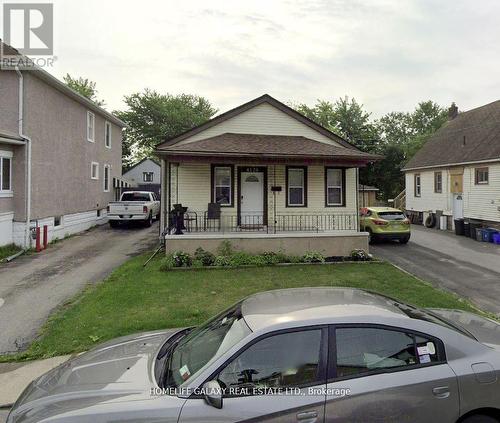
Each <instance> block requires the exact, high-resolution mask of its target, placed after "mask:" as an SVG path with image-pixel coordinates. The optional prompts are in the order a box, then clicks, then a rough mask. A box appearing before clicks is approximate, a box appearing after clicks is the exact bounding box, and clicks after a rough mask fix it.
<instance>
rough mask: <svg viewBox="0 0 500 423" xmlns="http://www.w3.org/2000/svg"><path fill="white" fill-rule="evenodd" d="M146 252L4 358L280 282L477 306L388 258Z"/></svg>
mask: <svg viewBox="0 0 500 423" xmlns="http://www.w3.org/2000/svg"><path fill="white" fill-rule="evenodd" d="M146 257H147V255H143V256H140V257H136V258H133V259H131V260H130V261H128V262H127V263H125V264H124V265H122V266H121V267H119V268H118V269H117V270H116V271H114V272H113V273H112V274H111V276H109V277H108V278H107V279H106V280H105V281H104V283H101V284H98V285H94V286H91V287H89V288H88V289H87V290H86V291H85V292H84V293H83V294H81V295H79V296H77V297H76V298H75V299H74V300H73V301H72V302H71V303H68V304H66V305H65V306H64V307H63V308H62V309H61V310H60V311H59V312H57V313H56V314H55V315H54V316H53V317H52V318H51V319H50V320H49V321H48V322H47V324H46V326H45V328H44V330H43V334H42V336H41V338H40V339H39V340H38V341H36V342H34V343H33V344H32V345H31V347H30V348H29V349H28V351H27V352H25V353H23V354H19V355H18V356H17V357H10V358H8V357H3V358H2V359H1V360H12V359H14V358H17V359H32V358H39V357H48V356H54V355H59V354H66V353H71V352H77V351H83V350H86V349H89V348H91V347H92V346H93V345H95V344H96V343H99V342H102V341H105V340H107V339H110V338H114V337H117V336H121V335H126V334H130V333H134V332H139V331H147V330H155V329H159V328H169V327H183V326H191V325H198V324H200V323H201V322H203V321H204V320H206V319H207V318H209V317H211V316H212V315H214V314H215V313H217V312H219V311H221V310H222V309H224V308H225V307H227V306H229V305H230V304H232V303H234V302H236V301H238V300H240V299H241V298H243V297H245V296H247V295H249V294H252V293H254V292H258V291H264V290H269V289H277V288H289V287H300V286H352V287H359V288H366V289H370V290H375V291H378V292H380V293H383V294H387V295H390V296H393V297H396V298H398V299H400V300H403V301H406V302H409V303H412V304H415V305H418V306H425V307H446V308H460V309H465V310H473V308H472V306H471V305H470V304H469V303H467V302H465V301H462V300H460V299H459V298H457V297H455V296H454V295H452V294H449V293H447V292H444V291H440V290H437V289H435V288H433V287H431V286H430V285H427V284H425V283H422V282H420V281H419V280H417V279H415V278H413V277H411V276H409V275H408V274H406V273H403V272H401V271H400V270H398V269H396V268H395V267H393V266H392V265H390V264H387V263H377V262H374V263H360V264H356V263H343V264H336V265H309V266H308V265H294V266H283V267H281V266H274V267H255V268H239V269H212V270H207V269H200V270H187V271H182V270H180V271H179V270H177V271H169V272H165V271H161V270H160V264H161V260H160V259H156V260H154V261H152V262H151V263H150V264H149V265H148V266H147V267H146V268H143V267H142V264H143V263H144V261H145V260H146Z"/></svg>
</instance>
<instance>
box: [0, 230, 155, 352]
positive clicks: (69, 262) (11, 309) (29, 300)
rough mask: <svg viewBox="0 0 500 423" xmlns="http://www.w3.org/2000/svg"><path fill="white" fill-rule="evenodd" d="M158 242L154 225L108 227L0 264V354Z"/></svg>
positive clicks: (22, 341)
mask: <svg viewBox="0 0 500 423" xmlns="http://www.w3.org/2000/svg"><path fill="white" fill-rule="evenodd" d="M157 244H158V224H157V223H156V224H155V225H153V226H152V227H151V228H148V229H146V228H143V227H140V226H139V225H137V226H136V227H130V228H120V229H111V228H109V226H107V225H106V226H102V227H97V228H94V229H92V230H90V231H87V232H84V233H82V234H79V235H76V236H74V237H71V238H69V239H67V240H63V241H61V242H59V243H57V244H55V245H53V246H51V247H50V248H48V249H47V250H46V251H44V252H42V253H38V254H31V255H28V256H21V257H19V258H18V259H16V260H14V261H13V262H11V263H7V264H0V303H1V304H2V305H1V306H0V334H1V336H0V354H5V353H12V352H17V351H20V350H23V349H25V348H26V347H27V346H28V345H29V343H31V342H32V341H33V339H34V338H35V337H36V336H37V335H38V333H39V330H40V328H41V326H42V325H43V324H44V323H45V321H46V320H47V318H48V317H49V315H50V314H51V312H52V311H54V309H56V308H57V307H58V306H60V305H61V304H63V303H64V302H65V301H67V300H68V299H70V298H71V297H73V296H74V295H75V294H77V293H78V292H80V291H81V290H82V289H83V288H84V287H85V286H86V285H87V284H88V283H95V282H98V281H100V280H102V279H103V278H105V277H106V276H107V275H108V274H109V273H111V272H112V271H113V269H115V268H116V267H118V266H119V265H120V264H122V263H124V262H125V261H126V260H128V259H129V258H130V257H132V256H134V255H137V254H140V253H142V252H144V251H147V250H151V249H153V248H154V247H155V246H156V245H157Z"/></svg>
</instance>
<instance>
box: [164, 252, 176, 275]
mask: <svg viewBox="0 0 500 423" xmlns="http://www.w3.org/2000/svg"><path fill="white" fill-rule="evenodd" d="M173 267H175V260H174V255H173V254H167V255H166V256H165V258H164V259H163V260H162V261H161V264H160V270H161V271H163V272H164V271H166V270H170V269H172V268H173Z"/></svg>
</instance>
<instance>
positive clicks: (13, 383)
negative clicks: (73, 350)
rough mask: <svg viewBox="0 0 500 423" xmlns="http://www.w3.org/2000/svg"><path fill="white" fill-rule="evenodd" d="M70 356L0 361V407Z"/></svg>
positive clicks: (9, 402)
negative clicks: (15, 361)
mask: <svg viewBox="0 0 500 423" xmlns="http://www.w3.org/2000/svg"><path fill="white" fill-rule="evenodd" d="M70 357H71V356H70V355H62V356H59V357H53V358H48V359H46V360H36V361H28V362H26V363H0V408H2V407H6V406H10V405H12V404H14V403H15V402H16V400H17V398H18V397H19V395H21V393H22V392H23V391H24V389H25V388H26V387H27V386H28V385H29V384H30V382H31V381H32V380H34V379H36V378H38V377H40V376H41V375H43V374H44V373H47V372H48V371H49V370H51V369H53V368H54V367H57V366H59V364H61V363H64V362H65V361H67V360H68V359H69V358H70ZM0 421H1V420H0Z"/></svg>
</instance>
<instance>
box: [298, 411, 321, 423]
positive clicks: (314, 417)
mask: <svg viewBox="0 0 500 423" xmlns="http://www.w3.org/2000/svg"><path fill="white" fill-rule="evenodd" d="M297 420H298V421H299V422H302V423H315V422H316V421H318V412H317V411H304V412H302V413H297Z"/></svg>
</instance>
